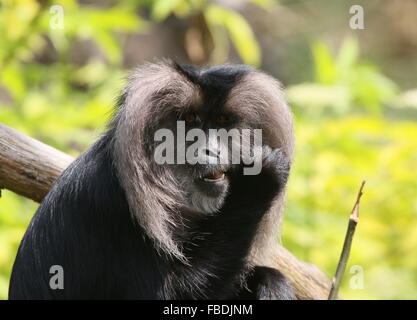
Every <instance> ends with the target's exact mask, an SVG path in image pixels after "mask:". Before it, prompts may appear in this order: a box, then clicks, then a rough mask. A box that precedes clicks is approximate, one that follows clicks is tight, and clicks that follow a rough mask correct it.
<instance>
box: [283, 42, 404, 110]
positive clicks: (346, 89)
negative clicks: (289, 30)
mask: <svg viewBox="0 0 417 320" xmlns="http://www.w3.org/2000/svg"><path fill="white" fill-rule="evenodd" d="M312 53H313V58H314V67H315V68H314V70H315V73H314V82H313V83H303V84H299V85H297V86H293V87H292V88H291V89H290V90H288V96H289V99H290V100H291V101H292V102H293V103H294V104H295V105H299V106H308V107H309V109H310V110H308V111H307V112H311V113H315V114H319V113H323V112H331V113H333V114H337V115H344V114H347V113H349V112H351V111H352V109H359V110H361V111H365V112H371V113H373V114H379V113H380V112H381V111H382V107H383V106H384V104H385V103H387V102H389V101H390V100H391V99H393V98H394V96H395V94H396V91H397V86H396V85H395V84H394V82H393V81H391V80H390V79H388V78H387V77H385V76H384V75H382V74H381V73H380V72H379V71H378V70H377V68H376V67H375V66H374V65H372V64H370V63H363V62H360V61H359V60H358V57H359V49H358V43H357V41H356V40H355V39H354V38H346V39H345V40H344V41H343V43H342V46H341V48H340V50H339V53H338V55H337V57H336V58H333V57H332V55H331V53H330V50H329V48H328V47H327V46H326V45H325V44H324V43H323V42H320V41H316V42H315V43H313V45H312Z"/></svg>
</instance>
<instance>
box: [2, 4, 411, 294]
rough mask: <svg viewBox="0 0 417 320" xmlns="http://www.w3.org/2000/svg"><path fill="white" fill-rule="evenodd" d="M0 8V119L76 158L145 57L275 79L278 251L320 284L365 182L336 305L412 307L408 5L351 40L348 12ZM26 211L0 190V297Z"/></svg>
mask: <svg viewBox="0 0 417 320" xmlns="http://www.w3.org/2000/svg"><path fill="white" fill-rule="evenodd" d="M0 3H1V5H0V122H1V123H4V124H6V125H9V126H11V127H14V128H15V129H17V130H20V131H22V132H24V133H26V134H29V135H31V136H33V137H35V138H37V139H39V140H41V141H43V142H45V143H47V144H50V145H52V146H54V147H56V148H58V149H61V150H63V151H65V152H68V153H70V154H71V155H73V156H77V155H79V154H80V153H81V152H82V151H83V150H85V149H86V148H87V147H88V145H89V144H91V143H92V142H93V141H94V140H95V139H96V138H97V136H98V135H99V134H100V132H102V130H103V125H104V123H105V121H106V120H107V118H108V115H109V110H110V109H111V107H112V105H113V102H114V101H115V97H116V96H117V93H118V90H119V89H120V88H121V86H122V85H123V83H124V77H125V75H126V73H127V71H128V70H129V68H132V67H133V66H135V65H137V64H140V63H142V62H144V61H147V60H152V59H154V58H158V57H171V58H174V59H176V60H177V61H179V62H181V63H193V64H197V65H209V64H210V65H211V64H219V63H223V62H226V61H229V62H237V63H246V64H251V65H254V66H257V67H259V68H261V69H262V70H265V71H266V72H268V73H270V74H272V75H274V76H276V77H277V78H279V79H280V80H281V81H282V82H283V85H284V86H285V88H286V89H285V90H286V95H287V98H288V100H289V102H290V105H291V107H292V109H293V112H294V115H295V119H296V136H297V148H296V156H295V164H294V167H293V168H294V170H293V172H292V175H291V178H290V181H289V194H288V201H287V210H286V211H287V212H286V216H285V219H284V224H283V235H282V239H281V241H282V243H283V244H284V246H286V247H287V248H288V249H289V250H290V251H291V252H293V253H294V254H295V255H296V256H298V257H299V258H300V259H303V260H305V261H308V262H312V263H314V264H316V265H317V266H318V267H320V268H321V269H323V270H324V271H325V272H326V273H327V274H328V275H329V276H331V275H333V273H334V271H335V268H336V264H337V261H338V259H339V254H340V251H341V247H342V242H343V238H344V234H345V230H346V226H347V219H348V216H349V213H350V210H351V208H352V206H353V203H354V201H355V197H356V193H357V190H358V188H359V185H360V183H361V181H362V180H363V179H366V180H367V185H366V188H365V195H364V197H363V199H362V206H361V220H360V224H359V226H358V229H357V234H356V236H355V239H354V243H353V248H352V254H351V257H350V260H349V265H348V269H347V272H346V275H345V278H344V281H343V286H342V291H341V294H342V296H343V297H344V298H348V299H417V219H416V218H417V192H416V191H417V179H416V171H417V80H416V77H417V1H415V0H402V1H390V0H369V1H366V2H364V1H361V5H362V6H363V9H364V26H365V28H364V29H351V28H350V27H349V20H350V19H351V17H352V14H350V13H349V9H350V7H351V6H352V5H354V4H356V3H355V2H354V1H328V0H323V1H322V0H316V1H302V0H298V1H296V0H291V1H290V0H287V1H272V0H253V1H238V0H233V1H226V0H224V1H222V0H219V1H208V0H207V1H205V0H188V1H185V0H157V1H151V0H143V1H134V0H123V1H122V0H79V1H75V0H63V1H53V2H52V1H37V0H0ZM53 5H60V7H53ZM61 14H62V15H61ZM61 17H63V20H59V19H60V18H61ZM36 208H37V204H36V203H34V202H32V201H30V200H27V199H24V198H22V197H19V196H17V195H15V194H13V193H12V192H9V191H7V190H3V191H2V194H1V198H0V298H7V290H8V281H9V275H10V271H11V267H12V263H13V260H14V257H15V254H16V250H17V247H18V244H19V241H20V239H21V237H22V235H23V232H24V231H25V229H26V226H27V224H28V222H29V220H30V218H31V216H32V215H33V213H34V212H35V210H36ZM277 241H278V239H277ZM352 266H359V267H360V268H362V269H361V270H363V286H362V287H359V288H358V287H357V286H354V285H353V286H352V285H351V283H352V276H355V275H354V274H351V273H350V271H352V272H353V271H354V269H352V270H351V269H350V268H351V267H352Z"/></svg>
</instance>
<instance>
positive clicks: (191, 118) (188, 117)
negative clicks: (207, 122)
mask: <svg viewBox="0 0 417 320" xmlns="http://www.w3.org/2000/svg"><path fill="white" fill-rule="evenodd" d="M183 120H184V121H185V123H186V124H187V125H193V124H196V123H198V122H199V121H200V118H199V117H198V116H197V115H196V114H195V113H187V114H185V115H184V116H183Z"/></svg>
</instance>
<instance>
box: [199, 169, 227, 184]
mask: <svg viewBox="0 0 417 320" xmlns="http://www.w3.org/2000/svg"><path fill="white" fill-rule="evenodd" d="M224 177H225V171H216V172H212V173H209V174H207V175H205V176H203V177H202V178H201V179H202V180H204V181H207V182H216V181H221V180H223V179H224Z"/></svg>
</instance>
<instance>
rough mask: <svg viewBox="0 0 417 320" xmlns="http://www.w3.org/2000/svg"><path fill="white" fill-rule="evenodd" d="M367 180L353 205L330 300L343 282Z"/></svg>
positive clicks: (336, 293) (335, 297)
mask: <svg viewBox="0 0 417 320" xmlns="http://www.w3.org/2000/svg"><path fill="white" fill-rule="evenodd" d="M365 182H366V181H362V185H361V187H360V189H359V192H358V196H357V198H356V202H355V205H354V206H353V209H352V213H351V214H350V217H349V224H348V228H347V231H346V236H345V242H344V243H343V249H342V254H341V255H340V259H339V264H338V265H337V269H336V275H335V277H334V278H333V281H332V287H331V289H330V293H329V300H335V299H337V295H338V292H339V288H340V284H341V282H342V277H343V274H344V273H345V269H346V265H347V262H348V259H349V254H350V247H351V246H352V240H353V235H354V234H355V229H356V225H357V224H358V222H359V204H360V201H361V197H362V194H363V187H364V186H365Z"/></svg>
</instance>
